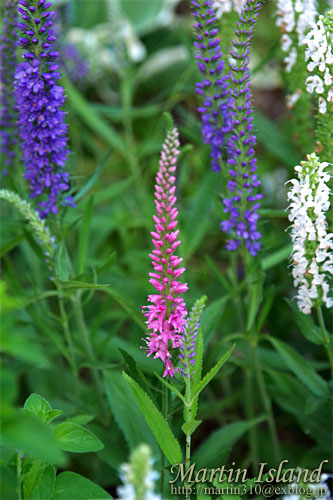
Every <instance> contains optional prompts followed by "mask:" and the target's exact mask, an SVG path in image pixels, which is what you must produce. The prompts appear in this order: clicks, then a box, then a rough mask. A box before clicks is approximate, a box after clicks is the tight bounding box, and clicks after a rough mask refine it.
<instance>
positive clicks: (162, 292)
mask: <svg viewBox="0 0 333 500" xmlns="http://www.w3.org/2000/svg"><path fill="white" fill-rule="evenodd" d="M178 155H179V140H178V131H177V129H176V128H174V129H173V130H171V131H169V132H168V133H167V137H166V139H165V142H164V144H163V148H162V152H161V159H160V166H159V171H158V173H157V176H156V184H155V205H156V215H154V221H155V231H153V232H152V233H151V235H152V237H153V240H152V241H153V245H154V250H153V251H152V253H151V254H150V257H151V259H152V264H153V268H154V272H151V273H149V276H150V280H149V281H150V283H151V284H152V285H153V286H154V287H155V289H156V290H157V292H158V293H155V294H154V295H149V296H148V301H149V302H150V305H148V306H143V310H144V316H145V317H146V318H147V321H146V324H147V328H148V330H149V332H148V334H147V335H148V337H147V338H146V339H144V340H145V342H146V344H147V355H148V356H150V355H152V354H154V358H160V359H161V360H162V362H163V363H164V365H165V370H164V374H163V377H166V376H167V375H170V376H171V377H173V375H174V374H175V369H174V367H173V364H172V355H171V353H170V350H171V349H176V348H180V347H181V346H182V334H183V333H184V326H185V323H186V319H185V317H186V314H187V312H186V306H185V303H184V299H183V298H182V297H181V296H180V294H182V293H184V292H186V291H187V289H188V286H187V284H186V283H181V282H180V281H179V280H178V279H179V276H180V275H181V274H183V272H184V271H185V268H184V267H179V266H180V264H181V262H182V260H183V259H181V258H179V257H177V255H175V251H176V249H177V248H178V246H179V245H180V244H181V242H180V240H179V239H178V234H179V229H176V227H177V224H178V222H177V216H178V210H177V208H176V207H175V203H176V196H175V191H176V186H175V181H176V177H175V172H176V168H177V167H176V164H177V157H178Z"/></svg>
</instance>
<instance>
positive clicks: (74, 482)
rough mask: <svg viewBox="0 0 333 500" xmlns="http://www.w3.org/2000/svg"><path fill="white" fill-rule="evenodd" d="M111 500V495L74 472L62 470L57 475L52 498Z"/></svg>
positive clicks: (62, 499)
mask: <svg viewBox="0 0 333 500" xmlns="http://www.w3.org/2000/svg"><path fill="white" fill-rule="evenodd" d="M74 498H75V500H92V499H94V500H108V499H111V500H112V496H111V495H109V493H107V491H105V490H103V488H101V487H100V486H98V484H95V483H93V482H92V481H90V479H87V478H86V477H83V476H81V475H80V474H76V473H75V472H69V471H67V472H62V473H61V474H59V475H58V476H57V479H56V482H55V485H54V493H53V499H52V500H73V499H74Z"/></svg>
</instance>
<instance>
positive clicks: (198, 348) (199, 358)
mask: <svg viewBox="0 0 333 500" xmlns="http://www.w3.org/2000/svg"><path fill="white" fill-rule="evenodd" d="M195 352H196V356H195V363H194V367H193V370H194V375H193V385H194V387H195V386H196V385H198V384H199V382H200V380H201V374H202V364H203V339H202V333H201V328H199V331H198V335H197V339H196V344H195ZM198 401H199V398H198V397H196V398H195V399H194V401H193V403H192V406H191V415H192V418H195V417H196V414H197V412H198Z"/></svg>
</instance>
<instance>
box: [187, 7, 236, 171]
mask: <svg viewBox="0 0 333 500" xmlns="http://www.w3.org/2000/svg"><path fill="white" fill-rule="evenodd" d="M213 4H214V2H213V1H212V0H191V5H192V8H193V16H194V18H195V23H194V24H193V27H194V29H195V36H196V41H195V42H194V47H195V48H196V49H197V53H196V56H195V57H196V59H197V66H198V68H199V71H200V73H201V75H202V81H201V82H199V83H197V84H196V92H197V94H199V95H201V96H203V98H204V102H203V106H200V107H199V108H198V111H199V113H200V114H201V119H202V135H203V138H204V142H205V143H206V144H209V145H210V146H211V159H212V160H211V165H212V170H214V171H215V172H219V171H220V170H221V161H222V155H223V148H224V145H225V134H226V133H227V132H229V129H230V119H229V109H228V105H227V98H228V81H227V79H228V77H227V75H223V70H224V61H223V59H222V56H223V53H222V51H221V46H220V40H219V38H218V37H217V36H216V35H217V34H218V29H217V22H216V12H215V10H214V8H213Z"/></svg>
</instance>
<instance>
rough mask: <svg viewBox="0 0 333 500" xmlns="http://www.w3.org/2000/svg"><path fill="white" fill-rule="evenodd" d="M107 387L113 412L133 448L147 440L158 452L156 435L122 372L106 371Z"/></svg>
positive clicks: (130, 446)
mask: <svg viewBox="0 0 333 500" xmlns="http://www.w3.org/2000/svg"><path fill="white" fill-rule="evenodd" d="M104 380H105V388H106V394H107V397H108V401H109V404H110V408H111V411H112V414H113V416H114V418H115V420H116V422H117V424H118V426H119V428H120V429H121V431H122V433H123V435H124V437H125V439H126V441H127V443H128V445H129V448H130V449H131V450H133V449H134V448H135V447H136V446H138V445H140V444H141V443H143V442H146V443H147V444H148V445H149V446H151V447H152V449H153V450H154V451H155V452H156V453H157V452H158V446H157V445H156V441H155V439H154V436H153V435H152V434H151V432H150V430H149V427H148V425H147V423H146V421H145V419H144V417H143V415H142V413H141V412H140V410H139V408H138V406H137V404H136V401H135V399H134V396H133V394H132V391H131V389H130V387H129V386H128V384H127V383H126V381H125V380H124V378H123V377H122V376H121V374H120V373H118V372H115V371H105V372H104Z"/></svg>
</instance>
